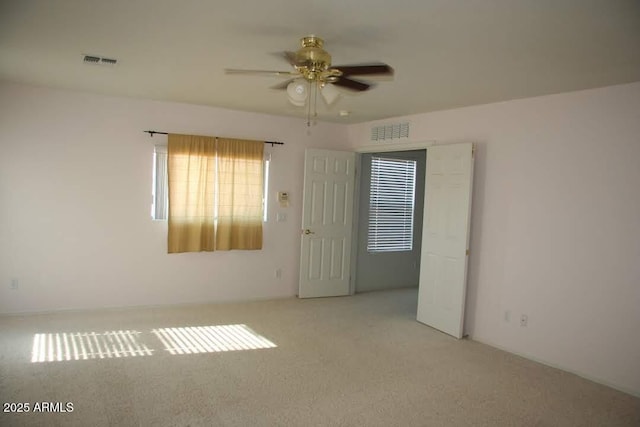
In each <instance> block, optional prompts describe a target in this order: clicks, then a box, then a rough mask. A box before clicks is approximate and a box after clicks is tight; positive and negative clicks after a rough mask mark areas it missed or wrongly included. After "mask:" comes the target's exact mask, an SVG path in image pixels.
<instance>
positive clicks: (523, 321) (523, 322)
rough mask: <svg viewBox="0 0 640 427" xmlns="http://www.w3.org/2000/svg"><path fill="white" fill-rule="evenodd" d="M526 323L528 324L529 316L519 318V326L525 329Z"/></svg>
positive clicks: (524, 315)
mask: <svg viewBox="0 0 640 427" xmlns="http://www.w3.org/2000/svg"><path fill="white" fill-rule="evenodd" d="M527 323H529V316H527V315H526V314H523V315H522V316H520V326H522V327H525V326H527Z"/></svg>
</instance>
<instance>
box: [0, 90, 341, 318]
mask: <svg viewBox="0 0 640 427" xmlns="http://www.w3.org/2000/svg"><path fill="white" fill-rule="evenodd" d="M285 102H286V101H285ZM147 129H155V130H160V131H171V132H178V133H192V134H204V135H219V136H229V137H237V138H248V139H266V140H276V141H282V142H284V143H285V145H284V146H276V147H274V148H273V149H272V153H273V157H272V168H271V182H270V189H271V191H270V193H271V198H270V201H269V202H270V205H269V214H270V219H269V222H268V223H267V224H266V225H265V230H264V237H265V239H264V241H265V244H264V249H263V250H262V251H231V252H214V253H199V254H172V255H167V254H166V222H159V221H152V220H151V218H150V201H151V176H152V153H153V145H154V142H156V141H161V140H162V139H163V138H164V139H165V141H166V136H155V137H154V138H153V139H152V138H150V137H149V135H148V134H145V133H143V132H142V131H143V130H147ZM346 138H347V129H346V127H345V126H342V125H330V124H319V125H318V126H315V127H313V128H312V129H311V135H307V128H306V126H305V120H304V119H303V118H302V117H301V118H300V119H293V118H282V117H274V116H267V115H261V114H250V113H242V112H235V111H229V110H222V109H216V108H209V107H202V106H194V105H185V104H175V103H166V102H154V101H144V100H134V99H125V98H112V97H104V96H99V95H92V94H83V93H75V92H67V91H56V90H50V89H45V88H37V87H29V86H22V85H14V84H6V83H4V84H0V313H10V312H28V311H47V310H58V309H86V308H97V307H111V306H134V305H161V304H180V303H205V302H210V301H227V300H248V299H261V298H276V297H289V296H293V295H295V294H296V293H297V282H298V279H297V275H298V264H299V246H300V245H299V236H300V232H299V230H300V222H301V211H300V209H301V208H300V207H301V202H302V177H303V167H304V164H303V156H304V149H305V148H306V147H320V148H339V147H344V146H346V144H347V142H346ZM267 147H269V146H267ZM278 190H286V191H289V192H290V193H291V207H289V208H287V209H281V208H278V207H277V206H276V203H275V192H276V191H278ZM279 211H280V212H285V213H286V214H287V221H286V222H280V223H277V222H275V213H276V212H279ZM276 268H282V278H281V279H276V278H275V277H274V276H275V275H274V271H275V269H276ZM13 279H17V280H18V281H19V289H18V290H11V289H10V285H11V281H12V280H13Z"/></svg>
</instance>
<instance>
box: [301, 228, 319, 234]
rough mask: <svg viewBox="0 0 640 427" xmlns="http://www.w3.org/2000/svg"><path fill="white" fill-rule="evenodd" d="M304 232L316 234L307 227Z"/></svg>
mask: <svg viewBox="0 0 640 427" xmlns="http://www.w3.org/2000/svg"><path fill="white" fill-rule="evenodd" d="M304 234H316V233H314V232H313V231H311V230H309V229H308V228H307V229H306V230H304Z"/></svg>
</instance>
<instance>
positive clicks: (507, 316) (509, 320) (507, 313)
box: [504, 310, 511, 323]
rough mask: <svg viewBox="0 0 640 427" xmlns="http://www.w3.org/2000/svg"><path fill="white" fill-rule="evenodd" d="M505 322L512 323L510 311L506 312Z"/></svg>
mask: <svg viewBox="0 0 640 427" xmlns="http://www.w3.org/2000/svg"><path fill="white" fill-rule="evenodd" d="M504 321H505V322H507V323H509V322H511V311H510V310H506V311H505V312H504Z"/></svg>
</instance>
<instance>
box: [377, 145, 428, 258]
mask: <svg viewBox="0 0 640 427" xmlns="http://www.w3.org/2000/svg"><path fill="white" fill-rule="evenodd" d="M415 187H416V161H415V160H404V159H394V158H384V157H377V156H373V157H372V158H371V188H370V192H369V194H370V195H369V227H368V232H369V233H368V240H367V250H368V251H369V252H400V251H411V250H412V249H413V212H414V205H415Z"/></svg>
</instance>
